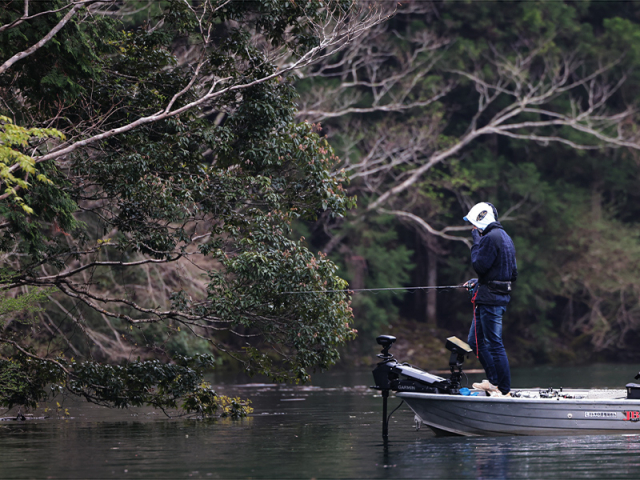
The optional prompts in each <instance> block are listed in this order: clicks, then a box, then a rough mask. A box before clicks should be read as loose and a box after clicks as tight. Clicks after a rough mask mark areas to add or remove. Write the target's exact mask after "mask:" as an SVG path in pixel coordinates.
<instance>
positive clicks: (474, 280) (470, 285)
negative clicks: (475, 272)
mask: <svg viewBox="0 0 640 480" xmlns="http://www.w3.org/2000/svg"><path fill="white" fill-rule="evenodd" d="M476 283H478V279H477V278H472V279H470V280H467V281H466V282H464V283H463V284H462V286H463V287H467V288H473V287H475V286H476Z"/></svg>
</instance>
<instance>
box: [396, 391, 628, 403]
mask: <svg viewBox="0 0 640 480" xmlns="http://www.w3.org/2000/svg"><path fill="white" fill-rule="evenodd" d="M563 393H567V392H566V391H565V392H563ZM395 396H396V397H398V398H405V397H406V398H422V399H425V400H427V399H433V400H451V401H455V402H483V403H486V402H489V403H493V402H498V403H509V404H511V403H515V404H523V403H530V404H550V403H553V402H556V403H557V404H565V405H566V404H577V405H589V404H595V405H604V404H613V405H616V406H619V405H632V406H635V407H640V399H633V398H619V397H617V398H564V397H551V398H526V397H487V396H480V395H451V394H446V393H425V392H406V391H405V392H396V393H395Z"/></svg>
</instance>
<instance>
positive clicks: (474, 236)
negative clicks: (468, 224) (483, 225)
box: [471, 228, 480, 245]
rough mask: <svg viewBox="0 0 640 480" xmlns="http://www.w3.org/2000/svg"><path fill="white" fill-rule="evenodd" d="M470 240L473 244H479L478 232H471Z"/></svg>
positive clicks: (474, 230) (475, 230)
mask: <svg viewBox="0 0 640 480" xmlns="http://www.w3.org/2000/svg"><path fill="white" fill-rule="evenodd" d="M471 238H473V244H474V245H475V244H476V243H480V230H478V229H477V228H474V229H473V230H471Z"/></svg>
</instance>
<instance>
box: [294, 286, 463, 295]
mask: <svg viewBox="0 0 640 480" xmlns="http://www.w3.org/2000/svg"><path fill="white" fill-rule="evenodd" d="M456 288H468V287H467V286H466V285H436V286H425V287H386V288H345V289H343V290H307V291H297V292H282V293H292V294H295V293H298V294H299V293H357V292H381V291H388V290H454V289H456Z"/></svg>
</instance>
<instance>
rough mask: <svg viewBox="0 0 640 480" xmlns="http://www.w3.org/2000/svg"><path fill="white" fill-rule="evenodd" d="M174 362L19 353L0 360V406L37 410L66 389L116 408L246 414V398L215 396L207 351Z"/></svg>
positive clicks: (249, 409) (210, 361)
mask: <svg viewBox="0 0 640 480" xmlns="http://www.w3.org/2000/svg"><path fill="white" fill-rule="evenodd" d="M174 361H175V363H168V364H167V363H161V362H159V361H158V360H146V361H141V360H140V359H138V360H136V361H134V362H126V363H124V364H122V365H105V364H101V363H96V362H77V361H76V360H74V359H71V360H67V359H65V358H60V357H59V358H57V359H55V360H41V359H39V358H37V357H33V356H30V355H26V354H24V353H22V352H20V353H19V354H17V355H14V356H13V357H11V358H9V359H8V360H2V359H0V380H1V383H0V405H1V406H3V407H7V408H12V407H13V406H14V405H24V406H26V407H27V408H35V407H37V406H38V403H39V402H43V401H45V400H47V399H49V398H50V397H51V396H53V395H55V394H56V393H60V392H64V391H65V390H66V391H68V392H69V393H71V394H74V395H77V396H80V397H83V398H85V399H86V400H88V401H89V402H92V403H96V404H98V405H104V406H109V407H114V408H128V407H141V406H151V407H154V408H159V409H162V410H163V411H165V410H168V409H179V410H181V411H182V412H184V413H185V414H195V415H197V416H198V417H201V418H206V417H212V416H216V415H217V416H223V417H226V416H231V417H233V418H239V417H244V416H246V415H247V414H249V413H251V411H252V408H251V407H249V406H248V402H246V401H241V400H240V399H237V398H229V397H226V396H219V395H217V394H216V393H215V392H214V391H213V390H212V388H211V385H209V384H208V383H207V382H205V381H204V380H203V373H204V371H205V370H206V369H207V368H210V367H211V366H212V365H213V362H214V359H213V357H212V356H210V355H196V356H193V357H176V358H175V359H174Z"/></svg>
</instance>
